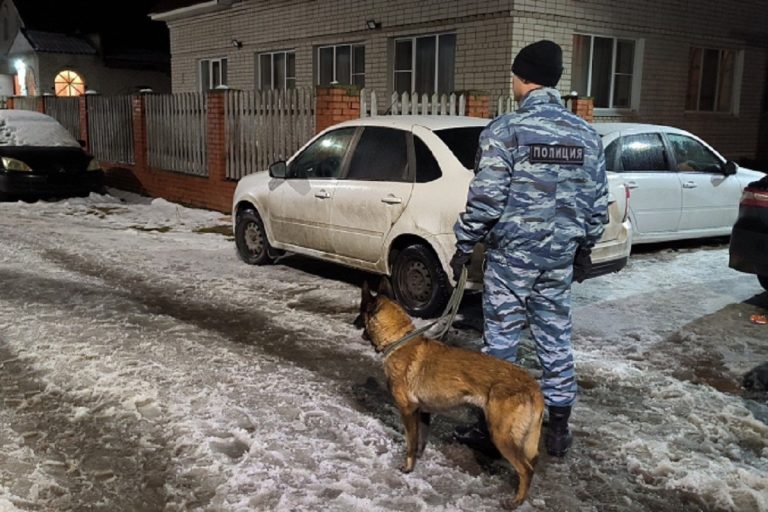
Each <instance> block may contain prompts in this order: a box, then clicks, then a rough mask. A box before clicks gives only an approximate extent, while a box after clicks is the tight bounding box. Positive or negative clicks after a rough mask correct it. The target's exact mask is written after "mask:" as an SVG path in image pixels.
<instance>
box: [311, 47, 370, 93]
mask: <svg viewBox="0 0 768 512" xmlns="http://www.w3.org/2000/svg"><path fill="white" fill-rule="evenodd" d="M317 83H318V85H331V84H332V83H337V84H344V85H350V84H352V85H357V86H359V87H365V46H363V45H349V44H346V45H337V46H323V47H320V48H318V49H317Z"/></svg>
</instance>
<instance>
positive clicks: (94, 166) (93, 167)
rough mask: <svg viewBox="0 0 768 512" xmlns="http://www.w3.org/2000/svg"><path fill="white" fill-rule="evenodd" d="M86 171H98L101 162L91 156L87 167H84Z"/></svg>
mask: <svg viewBox="0 0 768 512" xmlns="http://www.w3.org/2000/svg"><path fill="white" fill-rule="evenodd" d="M85 170H86V171H100V170H101V162H99V161H98V160H96V159H95V158H92V159H91V161H90V162H88V167H86V168H85Z"/></svg>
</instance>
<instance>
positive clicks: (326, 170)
mask: <svg viewBox="0 0 768 512" xmlns="http://www.w3.org/2000/svg"><path fill="white" fill-rule="evenodd" d="M355 130H356V128H341V129H339V130H334V131H332V132H328V133H326V134H325V135H323V136H322V137H320V138H319V139H317V140H315V142H313V143H312V144H310V145H309V147H307V148H306V149H305V150H304V151H302V153H301V154H300V155H299V156H298V157H296V159H295V160H294V161H293V162H291V168H290V169H289V172H288V177H289V178H302V179H311V178H336V177H338V176H339V174H341V166H342V163H343V162H344V155H346V154H347V148H349V143H350V142H351V141H352V137H353V136H354V135H355Z"/></svg>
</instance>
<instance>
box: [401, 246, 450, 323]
mask: <svg viewBox="0 0 768 512" xmlns="http://www.w3.org/2000/svg"><path fill="white" fill-rule="evenodd" d="M392 288H393V291H394V292H395V298H396V299H397V301H398V302H399V303H400V304H402V305H403V307H405V309H406V311H408V313H409V314H411V315H413V316H417V317H421V318H431V317H434V316H437V315H438V314H440V313H442V311H443V308H445V305H446V304H447V302H448V298H449V296H450V294H451V286H450V283H449V281H448V276H447V275H445V271H443V266H442V265H441V264H440V260H439V259H438V258H437V256H435V253H434V252H432V249H431V248H429V247H427V246H425V245H422V244H414V245H409V246H408V247H406V248H405V249H403V250H402V251H400V252H399V253H398V254H397V256H396V257H395V261H394V263H393V265H392Z"/></svg>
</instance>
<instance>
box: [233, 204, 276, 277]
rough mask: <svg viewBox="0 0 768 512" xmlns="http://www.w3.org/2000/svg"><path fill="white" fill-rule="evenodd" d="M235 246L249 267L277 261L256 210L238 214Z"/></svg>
mask: <svg viewBox="0 0 768 512" xmlns="http://www.w3.org/2000/svg"><path fill="white" fill-rule="evenodd" d="M235 245H237V254H238V256H240V259H241V260H243V261H244V262H246V263H248V264H249V265H268V264H270V263H272V262H273V261H275V258H274V257H273V254H274V250H273V249H272V246H271V245H269V240H267V232H266V231H265V230H264V223H263V222H262V221H261V217H259V214H258V213H256V212H255V211H254V210H244V211H242V212H240V213H238V214H237V221H236V222H235Z"/></svg>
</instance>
